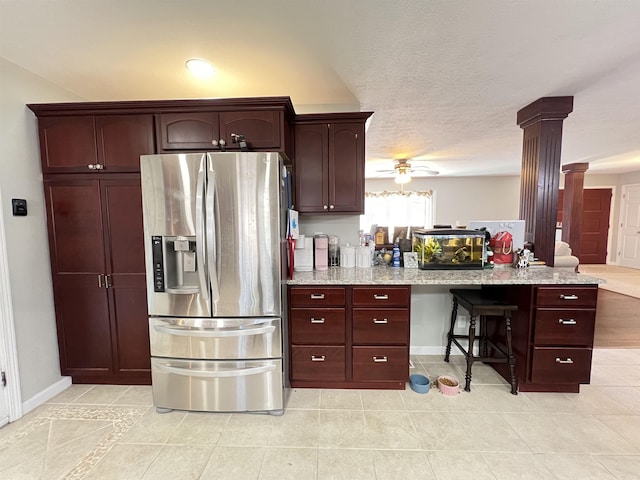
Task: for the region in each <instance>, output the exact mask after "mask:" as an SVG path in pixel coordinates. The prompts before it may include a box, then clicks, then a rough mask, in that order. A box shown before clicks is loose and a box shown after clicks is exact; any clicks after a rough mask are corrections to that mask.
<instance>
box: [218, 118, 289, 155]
mask: <svg viewBox="0 0 640 480" xmlns="http://www.w3.org/2000/svg"><path fill="white" fill-rule="evenodd" d="M282 123H283V114H282V112H270V111H247V112H221V113H220V138H222V139H223V140H224V141H225V142H226V147H225V148H226V149H227V150H240V144H237V143H233V137H232V136H231V134H236V135H243V136H244V138H245V141H246V142H247V147H248V148H249V150H251V151H255V150H269V151H280V150H282V141H281V135H282V133H281V132H282V129H281V128H280V127H281V125H282Z"/></svg>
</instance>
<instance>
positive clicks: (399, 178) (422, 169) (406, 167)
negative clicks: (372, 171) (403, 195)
mask: <svg viewBox="0 0 640 480" xmlns="http://www.w3.org/2000/svg"><path fill="white" fill-rule="evenodd" d="M409 160H410V159H409V158H398V159H396V160H394V165H393V169H392V170H389V169H387V170H377V171H376V173H378V174H381V175H384V174H394V180H393V181H394V182H396V183H399V184H404V183H409V182H410V181H411V174H412V173H422V174H423V175H438V174H439V173H440V172H437V171H436V170H432V169H431V168H429V167H426V166H413V167H412V166H411V164H410V163H409Z"/></svg>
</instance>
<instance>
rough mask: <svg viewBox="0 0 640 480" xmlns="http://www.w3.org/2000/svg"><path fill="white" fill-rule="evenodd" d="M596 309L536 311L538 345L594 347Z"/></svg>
mask: <svg viewBox="0 0 640 480" xmlns="http://www.w3.org/2000/svg"><path fill="white" fill-rule="evenodd" d="M595 325H596V311H595V310H594V309H559V308H556V309H554V308H538V309H536V326H535V334H534V343H535V344H536V345H562V346H564V345H569V346H571V345H582V346H587V347H590V346H592V345H593V333H594V328H595Z"/></svg>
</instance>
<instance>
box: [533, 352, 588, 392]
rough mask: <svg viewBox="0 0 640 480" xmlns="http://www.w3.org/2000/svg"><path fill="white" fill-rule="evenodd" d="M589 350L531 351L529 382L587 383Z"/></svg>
mask: <svg viewBox="0 0 640 480" xmlns="http://www.w3.org/2000/svg"><path fill="white" fill-rule="evenodd" d="M591 353H592V350H591V349H590V348H545V347H535V348H534V349H533V362H532V367H531V381H532V382H534V383H589V380H590V378H591Z"/></svg>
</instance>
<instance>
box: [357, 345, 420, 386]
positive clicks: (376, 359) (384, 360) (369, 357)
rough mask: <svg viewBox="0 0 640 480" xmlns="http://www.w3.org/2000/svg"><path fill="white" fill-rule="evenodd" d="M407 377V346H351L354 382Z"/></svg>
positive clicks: (400, 379)
mask: <svg viewBox="0 0 640 480" xmlns="http://www.w3.org/2000/svg"><path fill="white" fill-rule="evenodd" d="M408 378H409V348H408V347H353V380H354V381H355V382H364V381H372V380H373V381H382V380H392V381H401V382H405V381H406V380H407V379H408Z"/></svg>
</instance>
